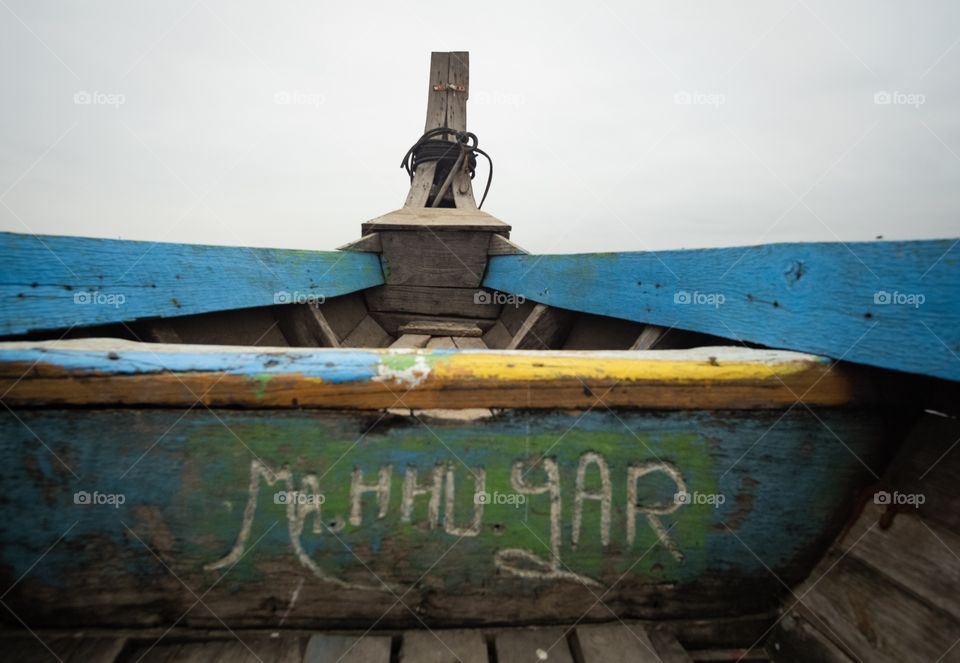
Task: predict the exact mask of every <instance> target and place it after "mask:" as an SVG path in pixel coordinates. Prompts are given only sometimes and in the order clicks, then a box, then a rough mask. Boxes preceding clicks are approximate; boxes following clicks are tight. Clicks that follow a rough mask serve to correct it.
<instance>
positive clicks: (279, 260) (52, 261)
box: [0, 233, 383, 335]
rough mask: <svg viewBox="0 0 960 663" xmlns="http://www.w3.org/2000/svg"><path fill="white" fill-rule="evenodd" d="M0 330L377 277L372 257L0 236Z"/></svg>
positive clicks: (216, 306)
mask: <svg viewBox="0 0 960 663" xmlns="http://www.w3.org/2000/svg"><path fill="white" fill-rule="evenodd" d="M0 265H2V267H0V335H10V334H22V333H25V332H28V331H31V330H40V329H60V328H65V327H69V326H71V325H78V326H84V325H98V324H107V323H112V322H120V321H127V320H135V319H137V318H144V317H168V316H176V315H188V314H193V313H206V312H210V311H222V310H229V309H239V308H248V307H253V306H269V305H272V304H278V303H291V302H295V301H308V300H314V301H321V298H326V297H335V296H337V295H343V294H346V293H349V292H354V291H356V290H362V289H364V288H369V287H372V286H375V285H379V284H381V283H383V273H382V272H381V270H380V263H379V259H378V256H376V255H374V254H369V253H357V252H349V251H343V252H338V251H302V250H291V249H257V248H246V247H232V246H231V247H228V246H207V245H201V244H172V243H165V242H158V243H152V242H134V241H127V240H110V239H90V238H84V237H54V236H33V235H21V234H15V233H0Z"/></svg>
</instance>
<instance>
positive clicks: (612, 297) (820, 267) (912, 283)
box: [483, 240, 960, 380]
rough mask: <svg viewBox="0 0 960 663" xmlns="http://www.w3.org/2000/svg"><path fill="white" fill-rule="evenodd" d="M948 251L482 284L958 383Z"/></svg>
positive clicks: (876, 250)
mask: <svg viewBox="0 0 960 663" xmlns="http://www.w3.org/2000/svg"><path fill="white" fill-rule="evenodd" d="M954 243H955V242H954V241H953V240H929V241H927V240H924V241H910V242H856V243H849V244H841V243H810V244H768V245H763V246H754V247H739V248H725V249H703V250H690V251H657V252H642V253H639V252H637V253H607V254H589V255H586V254H585V255H568V256H556V255H554V256H492V257H491V258H490V264H489V267H488V270H487V274H486V276H485V278H484V283H483V284H484V286H485V287H489V288H495V289H497V290H501V291H504V292H510V293H514V294H519V295H524V296H525V297H527V298H529V299H532V300H535V301H538V302H542V303H544V304H549V305H552V306H558V307H562V308H567V309H573V310H576V311H585V312H589V313H596V314H598V315H609V316H614V317H621V318H627V319H630V320H636V321H638V322H645V323H652V324H657V325H661V326H665V327H678V328H680V329H688V330H693V331H698V332H704V333H708V334H714V335H717V336H721V337H724V338H732V339H736V340H744V341H750V342H754V343H760V344H763V345H768V346H771V347H778V348H789V349H791V350H798V351H803V352H814V353H817V354H823V355H827V356H830V357H835V358H840V357H842V358H844V359H846V360H847V361H853V362H859V363H864V364H869V365H872V366H879V367H882V368H892V369H896V370H901V371H907V372H911V373H921V374H924V375H932V376H936V377H942V378H947V379H951V380H960V361H957V356H958V354H960V297H958V296H957V293H958V292H960V251H956V250H954V251H951V249H952V248H953V245H954ZM905 338H910V339H915V342H913V343H904V342H903V339H905Z"/></svg>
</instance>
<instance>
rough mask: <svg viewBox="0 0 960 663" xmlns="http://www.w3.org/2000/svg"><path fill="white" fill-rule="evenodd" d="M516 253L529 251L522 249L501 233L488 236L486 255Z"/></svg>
mask: <svg viewBox="0 0 960 663" xmlns="http://www.w3.org/2000/svg"><path fill="white" fill-rule="evenodd" d="M516 253H524V254H526V253H530V252H529V251H527V250H526V249H522V248H520V247H519V246H517V245H516V244H514V243H513V242H511V241H510V240H509V239H507V238H506V237H504V236H503V235H493V236H491V237H490V246H489V247H487V255H491V256H509V255H514V254H516Z"/></svg>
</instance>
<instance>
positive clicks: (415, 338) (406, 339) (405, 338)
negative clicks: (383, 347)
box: [390, 334, 430, 348]
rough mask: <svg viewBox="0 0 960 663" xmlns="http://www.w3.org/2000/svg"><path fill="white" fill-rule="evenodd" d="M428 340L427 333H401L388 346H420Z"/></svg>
mask: <svg viewBox="0 0 960 663" xmlns="http://www.w3.org/2000/svg"><path fill="white" fill-rule="evenodd" d="M429 340H430V335H429V334H403V335H402V336H400V338H398V339H397V340H396V341H394V342H393V344H392V345H391V346H390V347H391V348H422V347H424V346H425V345H426V344H427V341H429Z"/></svg>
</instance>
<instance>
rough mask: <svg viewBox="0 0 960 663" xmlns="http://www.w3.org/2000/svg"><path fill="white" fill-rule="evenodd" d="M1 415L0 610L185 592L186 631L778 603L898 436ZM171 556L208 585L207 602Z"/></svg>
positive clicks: (799, 420) (172, 613)
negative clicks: (198, 599) (3, 605)
mask: <svg viewBox="0 0 960 663" xmlns="http://www.w3.org/2000/svg"><path fill="white" fill-rule="evenodd" d="M28 381H29V380H28V379H25V380H24V382H28ZM517 400H518V401H519V399H517ZM515 404H516V405H522V403H520V402H517V403H515ZM15 412H16V415H14V414H13V413H11V412H9V411H4V412H3V414H2V417H0V482H2V485H4V486H5V487H6V490H7V499H6V502H5V503H4V505H3V518H2V519H0V576H2V579H3V582H4V586H7V587H11V586H12V590H11V591H10V593H9V594H8V595H7V597H6V598H5V602H7V603H8V604H9V605H11V607H12V608H13V609H14V610H15V611H16V612H17V614H19V615H21V616H22V617H23V618H24V619H25V620H27V621H28V622H30V623H45V622H46V623H49V622H50V621H52V620H55V621H57V622H58V623H62V624H66V623H74V624H89V623H101V624H113V625H116V624H138V623H139V624H144V623H147V624H149V623H157V622H160V623H170V622H169V620H173V619H176V618H178V617H179V616H181V615H182V614H184V613H185V612H187V611H188V609H190V608H191V606H194V608H193V609H191V610H190V611H189V613H188V614H187V616H186V617H185V623H186V624H192V625H198V624H206V625H209V624H211V623H212V622H213V621H214V620H213V618H212V617H211V614H210V610H212V611H213V612H214V613H215V614H217V615H218V616H219V617H220V618H222V619H223V620H224V621H225V622H226V623H228V624H230V625H231V626H233V627H241V626H263V625H268V624H275V623H276V622H277V620H279V619H280V618H281V617H283V616H285V619H286V622H285V623H286V624H287V625H289V626H296V625H298V624H300V625H311V626H316V625H317V624H320V623H333V622H339V623H344V622H350V621H351V620H353V621H354V622H356V620H361V619H376V618H378V617H381V616H383V617H384V623H385V624H390V623H394V624H415V623H416V619H415V618H413V616H412V615H411V613H410V612H409V610H414V611H415V614H417V615H419V616H420V618H422V619H424V620H427V621H428V622H429V623H432V624H464V623H471V622H494V623H514V622H531V621H538V620H543V619H559V620H562V619H569V620H574V619H579V618H586V619H588V620H596V619H609V618H610V616H611V615H610V610H613V611H615V613H617V614H619V615H622V616H629V615H633V616H645V617H658V618H662V617H670V616H691V615H702V614H720V613H724V614H736V613H743V612H753V611H758V610H766V609H771V608H772V607H773V606H774V605H775V604H776V602H777V601H778V599H779V597H780V596H781V594H782V593H783V591H782V587H781V586H780V584H779V582H778V581H777V580H775V579H774V577H773V576H772V575H771V573H770V570H772V571H773V572H774V573H775V574H776V575H777V576H778V577H779V578H782V579H784V581H785V582H788V583H791V582H797V581H799V580H800V579H801V578H802V577H803V576H804V575H805V574H806V573H807V572H808V571H809V568H810V566H811V565H812V564H813V563H814V562H815V560H816V559H817V558H818V556H819V554H820V552H821V551H822V548H823V546H825V545H826V544H827V542H828V541H829V540H830V539H831V538H832V537H833V536H834V534H835V532H836V529H837V528H838V527H839V526H840V524H841V521H842V514H844V513H845V511H846V509H847V508H848V507H849V503H850V501H851V499H852V496H853V495H854V494H855V493H856V491H857V490H858V489H859V487H860V486H862V484H863V483H864V481H865V480H866V479H868V478H869V474H868V473H867V470H866V469H865V468H864V466H863V465H862V464H861V460H862V461H863V462H864V463H866V464H868V465H870V466H871V467H873V468H875V471H878V470H879V469H881V467H882V463H883V459H884V456H885V449H884V437H885V436H886V435H888V434H889V431H890V430H891V426H890V425H889V421H887V420H886V419H885V418H884V417H883V416H880V413H878V412H876V411H874V410H846V409H844V410H833V409H821V410H820V411H819V412H818V417H819V418H818V417H815V416H813V415H812V414H811V413H809V412H808V411H806V410H803V411H801V410H793V411H791V412H789V413H784V412H780V411H777V410H773V411H757V410H749V411H740V412H738V411H732V410H723V411H702V410H699V411H687V412H675V413H666V412H648V411H637V410H621V411H619V412H616V413H615V412H612V411H609V410H606V409H603V408H595V409H594V410H591V411H588V412H575V411H574V412H566V411H564V412H557V411H543V412H536V411H529V410H528V411H514V412H506V413H503V414H500V415H498V416H494V417H486V418H483V419H481V420H475V421H458V420H452V419H451V420H444V419H440V418H434V419H430V420H429V423H428V424H426V423H425V421H423V420H420V419H419V418H417V417H414V416H390V415H383V414H380V415H378V414H376V413H370V414H364V413H349V412H344V411H330V412H327V411H309V410H291V411H280V410H276V409H266V410H246V411H245V410H239V409H220V410H216V411H209V410H206V409H205V408H194V409H192V410H190V411H188V412H183V411H180V410H171V409H167V408H161V409H121V410H111V409H89V408H88V409H62V410H58V409H50V410H43V409H25V408H16V409H15ZM834 435H836V436H838V437H839V438H840V439H842V440H844V442H845V445H840V444H837V443H836V437H834ZM761 437H762V439H763V446H762V449H753V448H752V447H753V446H754V445H755V444H756V442H757V440H758V439H760V438H761ZM38 440H42V441H43V444H40V443H39V442H38ZM858 458H859V459H860V460H858ZM414 471H415V472H416V474H415V475H414V474H413V472H414ZM290 491H300V493H298V494H299V495H300V497H291V493H290ZM678 494H680V495H689V496H690V498H689V499H685V498H683V497H681V498H677V495H678ZM78 495H79V497H78ZM86 495H89V496H90V497H89V499H88V498H87V497H86ZM120 495H122V496H123V497H122V500H121V499H120V498H119V497H111V496H120ZM478 495H479V496H484V497H478ZM719 496H723V497H722V503H720V502H721V498H720V497H719ZM521 499H522V500H523V501H522V502H521ZM105 500H106V501H107V503H103V502H104V501H105ZM111 500H112V502H111ZM711 502H712V503H711ZM128 528H129V529H128ZM61 537H62V538H61ZM145 546H148V547H149V548H150V549H151V550H152V551H153V552H154V553H155V554H156V555H157V556H158V557H159V559H158V558H157V557H154V555H153V554H150V553H148V552H147V551H146V548H145ZM748 547H749V549H748ZM45 551H46V552H45ZM751 551H752V552H751ZM754 553H755V554H756V556H754ZM41 555H44V556H43V559H42V563H38V564H36V565H35V566H34V563H35V562H36V561H37V560H38V559H39V558H40V557H41ZM160 560H162V562H163V563H161V562H160ZM759 560H763V562H761V561H759ZM768 567H769V568H768ZM168 569H169V570H168ZM171 571H172V573H175V574H176V576H177V577H178V578H179V579H180V580H182V582H183V583H186V585H187V586H188V587H191V588H193V589H194V591H196V592H206V591H207V590H208V589H209V593H206V594H204V596H205V598H204V605H203V606H199V605H194V603H195V598H194V597H193V596H192V595H191V593H190V592H187V591H185V589H184V586H183V585H182V584H181V583H180V581H178V580H177V579H176V578H175V577H174V576H173V575H172V574H171ZM21 576H23V578H22V580H20V581H19V582H16V581H17V579H18V578H20V577H21ZM298 588H299V589H298ZM607 588H609V592H608V591H607ZM295 590H296V592H295ZM401 592H406V594H405V599H404V604H405V605H399V604H397V602H396V596H398V595H400V593H401ZM604 592H606V594H605V598H604V605H600V604H597V603H596V596H598V595H600V594H601V593H604ZM295 593H296V595H295V596H294V594H295ZM406 606H409V609H408V608H407V607H406ZM590 606H594V608H593V609H591V610H589V611H587V614H586V615H585V614H584V612H585V610H586V608H589V607H590ZM207 607H209V610H208V609H207Z"/></svg>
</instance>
